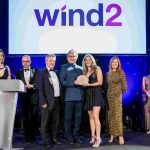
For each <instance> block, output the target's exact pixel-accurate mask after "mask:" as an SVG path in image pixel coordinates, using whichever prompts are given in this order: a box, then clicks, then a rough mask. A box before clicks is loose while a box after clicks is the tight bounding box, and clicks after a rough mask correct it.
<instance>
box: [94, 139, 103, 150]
mask: <svg viewBox="0 0 150 150" xmlns="http://www.w3.org/2000/svg"><path fill="white" fill-rule="evenodd" d="M101 142H102V139H99V140H97V139H95V143H94V144H93V145H92V147H94V148H96V147H99V146H100V144H101Z"/></svg>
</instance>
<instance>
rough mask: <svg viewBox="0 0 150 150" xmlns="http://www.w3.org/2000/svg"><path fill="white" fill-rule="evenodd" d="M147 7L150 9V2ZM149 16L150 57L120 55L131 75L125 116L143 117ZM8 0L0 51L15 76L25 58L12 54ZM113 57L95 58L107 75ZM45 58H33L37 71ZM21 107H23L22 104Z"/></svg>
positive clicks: (1, 4)
mask: <svg viewBox="0 0 150 150" xmlns="http://www.w3.org/2000/svg"><path fill="white" fill-rule="evenodd" d="M146 6H147V8H148V7H149V8H150V1H149V0H147V4H146ZM146 13H147V17H146V21H147V26H146V30H147V44H146V45H147V54H146V55H118V56H119V58H120V59H121V63H122V68H123V70H124V71H125V73H126V76H127V83H128V90H127V92H126V93H125V94H124V95H123V108H124V116H126V115H129V116H133V115H134V117H140V116H142V114H143V113H142V112H143V104H142V99H141V97H142V86H141V84H142V77H143V76H145V75H147V74H149V68H150V66H149V64H150V56H149V54H150V38H149V36H150V10H149V9H147V11H146ZM8 24H9V23H8V0H1V1H0V48H1V49H3V50H5V53H6V61H5V63H6V64H7V65H8V66H10V69H11V72H12V73H13V74H15V72H16V70H17V69H19V68H21V57H22V55H8ZM112 56H113V55H94V57H95V58H96V60H97V64H98V65H99V66H100V67H101V68H102V71H103V74H104V75H105V73H106V72H107V71H108V64H109V61H110V58H111V57H112ZM44 57H45V55H31V58H32V66H34V67H36V68H42V67H44V65H45V64H44ZM82 58H83V55H79V59H78V64H80V65H81V61H82ZM63 63H66V56H65V55H57V61H56V69H59V67H60V65H61V64H63ZM18 107H19V105H18Z"/></svg>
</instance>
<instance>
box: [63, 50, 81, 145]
mask: <svg viewBox="0 0 150 150" xmlns="http://www.w3.org/2000/svg"><path fill="white" fill-rule="evenodd" d="M77 58H78V54H77V53H76V51H74V50H70V51H69V52H68V54H67V60H68V63H67V64H64V65H62V66H61V70H60V81H61V84H62V86H63V87H64V89H65V112H64V130H65V136H66V138H67V140H68V142H69V144H74V141H75V142H76V143H81V141H80V139H79V129H80V124H81V117H82V105H83V102H82V100H83V91H82V89H81V87H80V86H79V85H78V83H77V81H76V79H77V77H78V76H79V75H82V68H81V67H80V66H79V65H77V64H76V61H77ZM73 115H74V117H73ZM73 118H74V121H72V120H73ZM72 123H73V126H72Z"/></svg>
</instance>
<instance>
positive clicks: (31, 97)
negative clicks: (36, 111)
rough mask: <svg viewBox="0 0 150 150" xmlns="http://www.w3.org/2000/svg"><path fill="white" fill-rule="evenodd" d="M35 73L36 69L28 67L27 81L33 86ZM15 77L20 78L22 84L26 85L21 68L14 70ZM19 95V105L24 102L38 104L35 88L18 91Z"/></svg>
mask: <svg viewBox="0 0 150 150" xmlns="http://www.w3.org/2000/svg"><path fill="white" fill-rule="evenodd" d="M36 75H37V69H36V68H33V67H31V68H30V81H29V83H30V84H33V85H34V86H35V87H36ZM16 79H20V80H22V81H23V83H24V85H26V82H25V78H24V70H23V68H22V69H20V70H17V71H16ZM19 96H20V102H21V105H22V104H24V103H29V104H38V95H37V90H36V88H34V89H27V92H26V93H20V94H19Z"/></svg>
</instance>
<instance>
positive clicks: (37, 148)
mask: <svg viewBox="0 0 150 150" xmlns="http://www.w3.org/2000/svg"><path fill="white" fill-rule="evenodd" d="M124 137H125V144H124V145H119V144H118V140H117V139H116V140H115V141H114V143H113V144H109V143H108V139H109V137H108V135H107V134H102V144H101V146H100V147H99V148H96V149H100V150H150V135H147V134H145V133H143V132H128V133H125V134H124ZM58 139H59V141H61V142H62V144H61V145H51V148H49V149H52V150H90V149H93V148H92V147H91V146H90V145H89V141H90V135H89V134H83V135H82V136H81V140H82V141H83V142H84V143H82V144H73V145H69V144H67V143H65V139H64V138H63V135H59V138H58ZM22 140H23V137H22V135H20V134H19V133H14V137H13V148H21V149H27V150H43V149H46V148H44V147H43V145H42V140H41V137H40V136H39V135H37V136H36V142H35V143H34V144H30V143H22Z"/></svg>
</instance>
